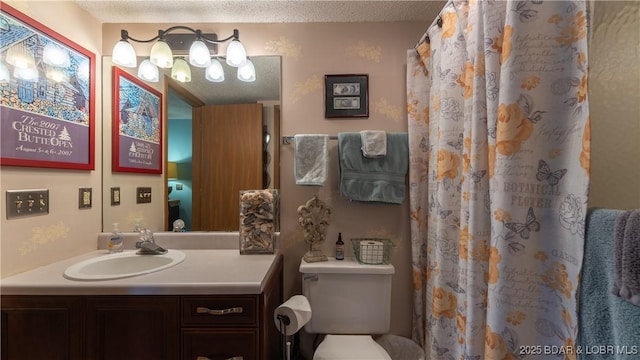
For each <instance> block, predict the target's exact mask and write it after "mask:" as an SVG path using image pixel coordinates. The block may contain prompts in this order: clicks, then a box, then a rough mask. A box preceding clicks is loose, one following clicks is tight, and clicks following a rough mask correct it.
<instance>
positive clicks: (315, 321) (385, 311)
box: [300, 258, 395, 334]
mask: <svg viewBox="0 0 640 360" xmlns="http://www.w3.org/2000/svg"><path fill="white" fill-rule="evenodd" d="M300 272H301V273H302V293H303V295H304V296H305V297H306V298H307V299H308V300H309V304H310V305H311V320H310V321H309V322H308V323H307V324H306V325H305V330H306V331H307V332H309V333H312V334H315V333H320V334H384V333H387V332H388V331H389V325H390V320H391V277H392V276H393V273H394V272H395V269H394V267H393V265H363V264H359V263H358V262H357V261H356V260H355V259H354V258H345V259H344V260H335V259H334V258H329V261H321V262H314V263H307V262H306V261H304V259H303V260H302V261H301V263H300Z"/></svg>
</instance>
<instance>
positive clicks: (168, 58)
mask: <svg viewBox="0 0 640 360" xmlns="http://www.w3.org/2000/svg"><path fill="white" fill-rule="evenodd" d="M149 58H150V60H151V62H152V63H153V64H154V65H156V66H158V67H161V68H163V69H168V68H170V67H172V66H173V53H172V52H171V48H170V47H169V45H168V44H167V43H166V42H164V41H162V40H158V41H156V43H155V44H153V46H152V47H151V54H150V57H149Z"/></svg>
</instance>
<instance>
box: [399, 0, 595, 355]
mask: <svg viewBox="0 0 640 360" xmlns="http://www.w3.org/2000/svg"><path fill="white" fill-rule="evenodd" d="M426 35H427V36H428V41H424V42H422V43H421V44H420V45H419V46H418V47H417V49H416V50H417V51H416V50H414V49H411V50H409V51H408V53H407V61H408V62H407V64H408V65H407V101H408V114H409V119H408V121H409V141H410V143H409V145H410V201H411V204H410V206H411V214H412V223H411V233H412V234H411V236H412V257H413V259H412V260H413V274H414V291H415V296H414V304H415V306H414V324H413V338H414V340H416V341H417V342H418V343H419V344H421V346H422V347H423V348H424V349H425V352H426V355H427V359H456V360H457V359H526V358H567V359H573V358H576V353H577V349H576V347H575V339H576V335H577V334H576V332H577V317H576V298H575V296H576V287H577V285H578V279H579V273H580V268H581V266H582V256H583V242H584V222H585V215H586V204H587V196H588V183H589V154H590V136H589V108H588V103H587V37H586V36H587V20H586V3H585V2H583V1H473V0H471V1H449V3H448V4H447V5H446V6H445V8H444V9H443V10H442V11H441V13H440V16H439V20H438V25H435V24H434V25H432V26H431V27H430V28H429V29H428V31H427V33H426ZM553 355H558V357H555V356H553ZM541 356H542V357H541Z"/></svg>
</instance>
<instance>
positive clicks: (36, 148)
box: [0, 2, 96, 170]
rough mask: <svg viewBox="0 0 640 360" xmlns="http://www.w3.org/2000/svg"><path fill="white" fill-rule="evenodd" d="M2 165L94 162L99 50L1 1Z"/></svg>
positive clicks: (85, 166) (87, 165)
mask: <svg viewBox="0 0 640 360" xmlns="http://www.w3.org/2000/svg"><path fill="white" fill-rule="evenodd" d="M1 4H2V10H1V11H0V24H2V26H0V44H1V45H0V59H1V60H0V133H2V144H1V145H0V165H13V166H30V167H42V168H60V169H78V170H93V169H94V168H95V164H94V160H95V148H94V140H95V128H94V121H95V120H94V119H95V105H94V104H95V86H96V84H95V76H96V74H95V66H96V65H95V62H96V57H95V54H93V53H92V52H90V51H88V50H86V49H85V48H83V47H81V46H80V45H78V44H76V43H74V42H72V41H71V40H69V39H67V38H66V37H64V36H62V35H60V34H58V33H57V32H55V31H53V30H51V29H50V28H48V27H46V26H44V25H43V24H41V23H39V22H37V21H35V20H33V19H31V18H30V17H28V16H27V15H25V14H23V13H21V12H19V11H18V10H16V9H14V8H12V7H11V6H9V5H7V4H6V3H4V2H2V3H1Z"/></svg>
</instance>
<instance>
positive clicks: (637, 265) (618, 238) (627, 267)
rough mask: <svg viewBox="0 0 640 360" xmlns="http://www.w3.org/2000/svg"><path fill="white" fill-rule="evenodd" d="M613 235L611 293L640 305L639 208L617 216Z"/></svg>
mask: <svg viewBox="0 0 640 360" xmlns="http://www.w3.org/2000/svg"><path fill="white" fill-rule="evenodd" d="M613 235H614V241H615V243H614V249H615V253H614V255H615V276H616V277H615V280H614V283H613V289H612V291H613V294H614V295H618V296H620V297H621V298H623V299H625V300H627V301H629V302H630V303H632V304H634V305H637V306H640V209H639V210H629V211H625V212H624V213H622V214H621V215H620V216H618V218H617V220H616V224H615V227H614V232H613ZM639 320H640V319H639Z"/></svg>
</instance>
